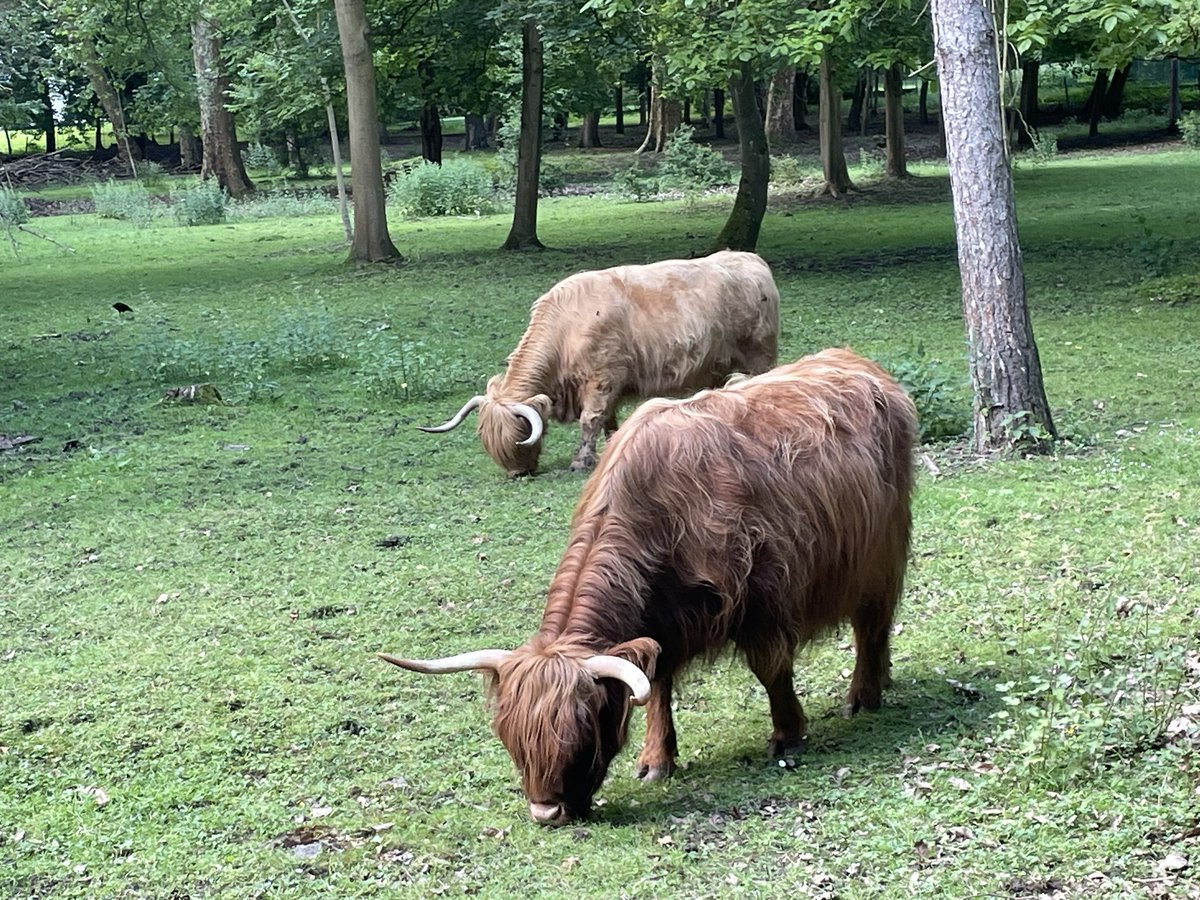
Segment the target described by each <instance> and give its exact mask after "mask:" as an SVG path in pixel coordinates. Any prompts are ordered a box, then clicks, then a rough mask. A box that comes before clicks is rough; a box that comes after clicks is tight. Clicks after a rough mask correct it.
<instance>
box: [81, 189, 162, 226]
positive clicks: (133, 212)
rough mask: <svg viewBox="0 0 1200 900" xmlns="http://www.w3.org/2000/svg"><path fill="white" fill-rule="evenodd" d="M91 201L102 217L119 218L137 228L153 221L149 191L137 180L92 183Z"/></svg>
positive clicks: (153, 212) (152, 206)
mask: <svg viewBox="0 0 1200 900" xmlns="http://www.w3.org/2000/svg"><path fill="white" fill-rule="evenodd" d="M91 193H92V202H93V203H94V204H95V207H96V215H98V216H99V217H100V218H102V219H121V220H123V221H126V222H131V223H132V224H133V225H135V226H137V227H138V228H145V227H147V226H148V225H150V224H151V223H152V222H153V221H154V217H155V209H154V202H153V200H151V198H150V191H149V190H147V188H146V186H145V185H144V184H142V183H141V182H139V181H115V180H114V179H112V178H110V179H108V181H104V182H101V183H100V184H95V185H92V188H91Z"/></svg>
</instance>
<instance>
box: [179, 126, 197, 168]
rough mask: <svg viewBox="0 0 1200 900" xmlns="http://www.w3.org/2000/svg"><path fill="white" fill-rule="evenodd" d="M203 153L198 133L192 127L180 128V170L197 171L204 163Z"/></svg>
mask: <svg viewBox="0 0 1200 900" xmlns="http://www.w3.org/2000/svg"><path fill="white" fill-rule="evenodd" d="M202 154H203V151H202V150H201V149H200V141H199V140H198V139H197V138H196V132H194V131H192V127H191V126H190V125H180V126H179V168H181V169H183V170H184V171H185V172H192V171H195V170H196V169H197V168H199V167H200V164H201V162H202Z"/></svg>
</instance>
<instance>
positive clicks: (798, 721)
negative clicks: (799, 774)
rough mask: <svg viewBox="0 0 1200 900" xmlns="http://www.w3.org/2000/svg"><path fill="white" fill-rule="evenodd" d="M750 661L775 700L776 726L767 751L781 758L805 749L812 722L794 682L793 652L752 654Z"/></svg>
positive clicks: (768, 697) (773, 711)
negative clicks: (806, 713) (809, 726)
mask: <svg viewBox="0 0 1200 900" xmlns="http://www.w3.org/2000/svg"><path fill="white" fill-rule="evenodd" d="M747 662H748V663H749V664H750V671H752V672H753V673H754V674H755V675H757V676H758V680H759V681H761V682H762V685H763V687H765V688H766V689H767V699H768V700H770V702H771V724H772V725H773V726H774V729H773V730H772V732H771V740H770V742H769V743H768V744H767V754H768V755H769V756H771V757H772V758H775V759H778V758H780V757H784V756H791V755H794V754H796V753H801V752H803V750H804V735H805V733H806V731H807V729H808V722H807V720H806V719H805V718H804V709H803V707H801V706H800V701H799V700H798V699H796V689H795V688H794V687H793V685H792V657H791V654H790V653H789V654H788V655H787V656H775V655H774V654H770V655H767V654H762V655H755V654H748V655H747Z"/></svg>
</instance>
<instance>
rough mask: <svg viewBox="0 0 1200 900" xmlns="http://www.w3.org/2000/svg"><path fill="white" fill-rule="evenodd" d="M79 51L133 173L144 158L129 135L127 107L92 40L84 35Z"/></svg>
mask: <svg viewBox="0 0 1200 900" xmlns="http://www.w3.org/2000/svg"><path fill="white" fill-rule="evenodd" d="M79 51H80V56H81V58H82V59H83V69H84V71H85V72H86V73H87V77H88V82H89V84H90V85H91V87H92V93H94V94H95V95H96V99H97V100H99V101H100V108H101V109H103V110H104V115H106V116H107V117H108V122H109V124H110V125H112V129H113V134H114V135H115V136H116V139H117V156H119V157H120V158H121V161H122V162H124V163H125V167H126V168H127V169H129V171H130V172H134V171H135V167H136V162H137V160H139V159H141V158H142V151H141V148H140V147H139V146H138V145H137V144H136V143H134V141H133V139H132V138H130V136H129V129H128V128H127V127H126V125H125V110H124V109H123V108H122V106H121V97H120V95H119V94H118V93H117V89H116V88H115V87H114V86H113V83H112V79H110V78H109V77H108V72H107V71H106V70H105V68H104V66H103V65H102V64H101V62H100V57H99V56H98V55H97V54H96V46H95V44H94V43H93V41H92V39H91V38H89V37H87V36H86V35H85V36H84V37H83V39H82V40H81V41H80V42H79ZM97 131H99V129H97ZM97 145H99V140H97Z"/></svg>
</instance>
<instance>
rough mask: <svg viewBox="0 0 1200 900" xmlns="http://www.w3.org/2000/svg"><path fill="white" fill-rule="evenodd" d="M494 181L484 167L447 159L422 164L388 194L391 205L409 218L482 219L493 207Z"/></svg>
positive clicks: (392, 187) (396, 182) (395, 182)
mask: <svg viewBox="0 0 1200 900" xmlns="http://www.w3.org/2000/svg"><path fill="white" fill-rule="evenodd" d="M493 193H494V192H493V190H492V178H491V176H490V175H488V173H487V172H486V171H485V170H484V169H483V167H482V166H480V165H478V164H476V163H474V162H471V161H470V160H465V159H447V160H445V161H443V162H442V164H441V165H440V166H438V165H434V164H432V163H427V162H421V163H418V164H417V165H415V166H413V167H412V168H411V169H410V170H409V171H408V172H406V173H405V174H403V175H401V176H400V177H399V178H397V179H396V180H395V181H394V182H392V186H391V188H390V189H389V190H388V202H389V203H391V204H392V205H393V206H395V207H396V208H397V209H398V210H399V211H400V212H401V214H403V215H406V216H479V215H483V214H484V213H486V212H490V211H491V210H492V207H493Z"/></svg>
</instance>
